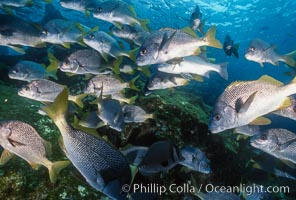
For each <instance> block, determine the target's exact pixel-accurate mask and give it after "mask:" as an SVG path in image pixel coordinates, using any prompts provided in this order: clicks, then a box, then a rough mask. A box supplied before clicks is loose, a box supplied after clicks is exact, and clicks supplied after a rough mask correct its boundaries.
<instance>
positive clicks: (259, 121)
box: [249, 117, 271, 125]
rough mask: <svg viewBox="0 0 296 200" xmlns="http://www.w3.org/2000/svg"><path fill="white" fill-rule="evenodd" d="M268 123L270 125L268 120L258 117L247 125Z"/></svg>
mask: <svg viewBox="0 0 296 200" xmlns="http://www.w3.org/2000/svg"><path fill="white" fill-rule="evenodd" d="M270 123H271V121H270V119H267V118H265V117H258V118H256V119H255V120H254V121H252V122H251V123H249V124H250V125H268V124H270Z"/></svg>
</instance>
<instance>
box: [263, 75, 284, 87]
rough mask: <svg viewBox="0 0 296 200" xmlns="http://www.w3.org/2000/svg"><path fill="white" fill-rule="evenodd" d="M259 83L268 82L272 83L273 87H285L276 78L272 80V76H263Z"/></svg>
mask: <svg viewBox="0 0 296 200" xmlns="http://www.w3.org/2000/svg"><path fill="white" fill-rule="evenodd" d="M258 81H263V82H268V83H271V84H273V85H276V86H283V85H284V84H283V83H282V82H280V81H278V80H276V79H274V78H272V77H271V76H268V75H263V76H261V77H260V78H259V79H258Z"/></svg>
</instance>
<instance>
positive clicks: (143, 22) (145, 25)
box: [138, 19, 150, 31]
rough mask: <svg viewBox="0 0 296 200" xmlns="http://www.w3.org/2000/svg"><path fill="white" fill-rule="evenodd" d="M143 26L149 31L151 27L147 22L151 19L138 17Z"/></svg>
mask: <svg viewBox="0 0 296 200" xmlns="http://www.w3.org/2000/svg"><path fill="white" fill-rule="evenodd" d="M138 20H139V22H140V24H141V27H142V28H143V29H144V30H145V31H149V27H148V26H147V24H148V23H149V22H150V20H149V19H138Z"/></svg>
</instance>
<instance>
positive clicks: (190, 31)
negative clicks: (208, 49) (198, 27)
mask: <svg viewBox="0 0 296 200" xmlns="http://www.w3.org/2000/svg"><path fill="white" fill-rule="evenodd" d="M182 31H183V32H185V33H187V34H189V35H191V36H192V37H195V38H198V36H197V35H196V33H195V32H194V30H192V28H190V27H185V28H182Z"/></svg>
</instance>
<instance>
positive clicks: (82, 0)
mask: <svg viewBox="0 0 296 200" xmlns="http://www.w3.org/2000/svg"><path fill="white" fill-rule="evenodd" d="M59 3H60V5H61V6H62V7H64V8H67V9H71V10H76V11H80V12H83V13H85V15H86V16H87V17H90V11H93V10H94V9H95V8H97V6H98V5H99V3H100V1H98V0H60V1H59Z"/></svg>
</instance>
